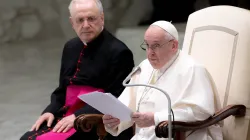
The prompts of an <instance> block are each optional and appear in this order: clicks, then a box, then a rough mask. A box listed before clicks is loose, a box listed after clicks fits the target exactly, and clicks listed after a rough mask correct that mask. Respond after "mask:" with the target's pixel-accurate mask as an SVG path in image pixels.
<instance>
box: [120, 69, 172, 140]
mask: <svg viewBox="0 0 250 140" xmlns="http://www.w3.org/2000/svg"><path fill="white" fill-rule="evenodd" d="M132 74H133V73H131V74H130V75H129V76H128V77H127V78H126V79H125V80H124V81H123V83H122V84H123V86H126V87H133V86H146V87H150V88H154V89H156V90H159V91H161V92H162V93H164V94H165V96H166V97H167V99H168V126H169V127H168V137H169V140H172V118H171V99H170V97H169V95H168V93H167V92H165V91H164V90H162V89H160V88H158V87H156V86H153V85H146V84H126V81H128V80H127V79H128V78H129V77H131V76H132Z"/></svg>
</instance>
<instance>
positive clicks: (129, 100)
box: [105, 74, 138, 136]
mask: <svg viewBox="0 0 250 140" xmlns="http://www.w3.org/2000/svg"><path fill="white" fill-rule="evenodd" d="M137 77H138V75H136V74H135V75H134V76H133V77H132V78H131V80H130V82H129V83H130V84H131V83H134V81H135V80H136V79H137ZM134 91H136V87H126V88H125V89H124V91H123V92H122V94H121V95H120V96H119V97H118V99H119V100H120V101H121V102H122V103H123V104H125V105H126V106H128V107H129V108H130V109H131V110H132V111H133V112H135V111H136V95H135V94H136V92H134ZM131 115H132V114H131ZM133 124H134V123H133V122H132V121H128V122H121V123H120V124H119V125H118V126H117V127H116V128H115V129H110V128H108V127H106V126H105V130H106V131H107V132H108V133H110V134H111V135H113V136H118V135H119V134H120V133H121V132H123V131H124V130H126V129H128V128H129V127H131V126H132V125H133Z"/></svg>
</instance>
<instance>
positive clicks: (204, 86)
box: [154, 66, 215, 125]
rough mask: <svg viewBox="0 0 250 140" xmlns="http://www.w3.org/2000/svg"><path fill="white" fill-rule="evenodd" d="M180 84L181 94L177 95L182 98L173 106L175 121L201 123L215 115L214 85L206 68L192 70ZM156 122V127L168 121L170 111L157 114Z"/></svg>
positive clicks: (200, 67) (155, 116)
mask: <svg viewBox="0 0 250 140" xmlns="http://www.w3.org/2000/svg"><path fill="white" fill-rule="evenodd" d="M179 82H180V83H181V84H180V85H181V86H180V88H181V93H176V94H179V95H180V96H178V99H177V101H176V102H175V103H174V105H172V110H173V112H174V119H175V121H184V122H190V121H201V120H205V119H207V118H208V117H210V116H211V115H213V114H214V113H215V101H214V98H215V95H214V92H213V85H212V83H211V81H210V79H209V75H208V73H207V71H206V69H205V68H204V67H202V66H194V67H192V68H190V69H189V71H188V72H187V73H186V74H185V75H182V78H181V80H180V81H179ZM173 94H174V93H173ZM154 120H155V125H158V124H159V123H160V122H162V121H167V120H168V109H167V108H166V109H164V110H162V111H160V112H156V113H155V115H154Z"/></svg>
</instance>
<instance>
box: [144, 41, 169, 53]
mask: <svg viewBox="0 0 250 140" xmlns="http://www.w3.org/2000/svg"><path fill="white" fill-rule="evenodd" d="M171 41H172V40H169V41H167V42H165V43H163V44H161V45H160V44H158V43H157V44H154V45H152V46H149V45H148V44H147V43H146V42H145V41H144V42H143V43H142V44H141V45H140V47H141V49H143V50H144V51H145V50H148V49H149V48H150V49H151V50H152V51H155V50H159V49H160V48H162V46H163V45H165V44H167V43H169V42H171Z"/></svg>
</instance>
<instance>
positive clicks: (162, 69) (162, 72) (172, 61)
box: [157, 50, 180, 76]
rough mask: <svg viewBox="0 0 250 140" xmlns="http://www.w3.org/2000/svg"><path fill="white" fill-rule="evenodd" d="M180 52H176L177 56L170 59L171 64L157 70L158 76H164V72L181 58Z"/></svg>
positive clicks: (168, 63)
mask: <svg viewBox="0 0 250 140" xmlns="http://www.w3.org/2000/svg"><path fill="white" fill-rule="evenodd" d="M179 53H180V50H178V51H177V52H176V54H175V55H174V56H173V57H172V58H171V59H170V61H169V62H167V63H166V64H165V65H164V66H163V67H162V68H160V69H158V70H157V73H158V74H157V75H158V76H160V75H162V74H164V72H165V71H166V70H167V69H168V68H169V67H170V66H171V65H172V64H173V63H174V61H175V60H176V59H177V57H178V56H179Z"/></svg>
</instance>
